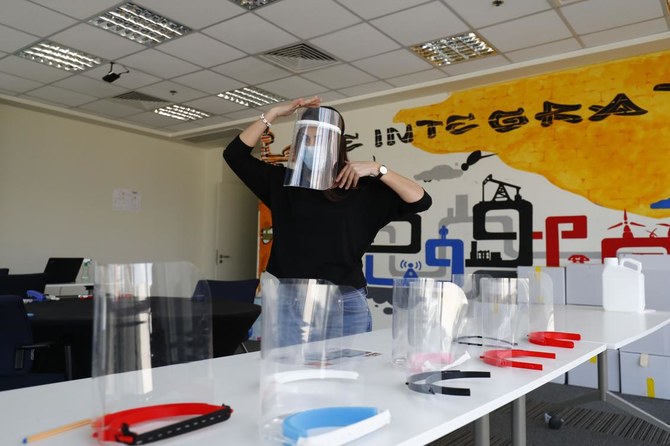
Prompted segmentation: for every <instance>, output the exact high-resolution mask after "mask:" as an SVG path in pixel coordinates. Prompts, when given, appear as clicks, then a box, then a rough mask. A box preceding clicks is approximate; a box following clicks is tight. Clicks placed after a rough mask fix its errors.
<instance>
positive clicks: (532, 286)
mask: <svg viewBox="0 0 670 446" xmlns="http://www.w3.org/2000/svg"><path fill="white" fill-rule="evenodd" d="M517 289H518V292H519V293H524V292H526V291H527V292H528V297H527V299H526V298H522V300H527V301H528V307H527V308H528V315H527V316H523V315H522V316H521V318H520V321H519V332H520V334H521V335H522V336H527V335H528V333H530V332H536V331H554V330H555V329H556V327H555V321H554V283H553V280H552V279H551V276H550V275H549V274H547V273H545V272H543V271H540V270H539V269H536V270H535V271H531V272H529V274H528V275H527V276H524V277H519V279H518V282H517ZM521 309H522V310H523V307H522V308H521Z"/></svg>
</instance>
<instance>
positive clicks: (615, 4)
mask: <svg viewBox="0 0 670 446" xmlns="http://www.w3.org/2000/svg"><path fill="white" fill-rule="evenodd" d="M561 12H562V13H563V15H564V16H565V18H566V19H567V20H568V22H569V23H570V26H572V28H573V29H574V30H575V31H576V32H578V33H579V34H586V33H592V32H594V31H602V30H604V29H608V28H614V27H617V26H622V25H628V24H631V23H636V22H642V21H645V20H650V19H655V18H659V17H663V8H662V7H661V2H659V1H658V0H635V1H634V2H632V1H630V0H590V1H588V2H581V3H575V4H572V5H567V6H564V7H563V8H561Z"/></svg>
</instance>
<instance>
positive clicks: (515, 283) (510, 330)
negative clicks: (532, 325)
mask: <svg viewBox="0 0 670 446" xmlns="http://www.w3.org/2000/svg"><path fill="white" fill-rule="evenodd" d="M452 280H453V281H454V283H459V284H460V285H461V288H462V289H463V290H464V292H465V295H466V296H467V300H468V309H467V315H466V317H465V321H464V323H463V329H462V330H461V333H460V334H459V336H458V342H459V343H460V344H463V345H466V346H472V347H473V348H474V350H477V349H478V348H479V347H486V348H514V347H515V346H516V345H517V344H518V341H519V339H521V338H523V337H525V336H526V335H527V334H528V317H529V316H528V312H529V310H528V299H529V291H528V280H527V279H516V278H507V277H491V276H490V275H487V274H465V275H454V277H453V279H452ZM470 350H473V349H470ZM478 351H479V350H477V354H478Z"/></svg>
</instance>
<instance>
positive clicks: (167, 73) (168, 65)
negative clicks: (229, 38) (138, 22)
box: [118, 49, 200, 79]
mask: <svg viewBox="0 0 670 446" xmlns="http://www.w3.org/2000/svg"><path fill="white" fill-rule="evenodd" d="M118 62H119V63H120V64H122V65H128V66H129V67H134V68H137V69H138V70H142V71H145V72H147V73H149V74H153V75H155V76H159V77H162V78H168V79H169V78H171V77H175V76H180V75H182V74H186V73H192V72H193V71H198V70H199V69H200V68H199V67H198V66H196V65H193V64H192V63H189V62H186V61H183V60H181V59H177V58H176V57H172V56H170V55H169V54H165V53H161V52H160V51H157V50H154V49H148V50H144V51H142V52H140V53H136V54H133V55H132V56H128V57H124V58H123V59H119V60H118Z"/></svg>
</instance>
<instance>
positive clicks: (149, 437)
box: [92, 403, 233, 444]
mask: <svg viewBox="0 0 670 446" xmlns="http://www.w3.org/2000/svg"><path fill="white" fill-rule="evenodd" d="M231 413H233V409H231V408H230V407H229V406H226V405H225V404H222V405H221V406H216V405H214V404H205V403H176V404H161V405H157V406H147V407H138V408H135V409H128V410H123V411H120V412H115V413H110V414H107V415H104V416H103V417H101V418H98V419H96V420H94V421H93V423H92V426H93V431H94V432H93V437H94V438H100V439H101V440H103V441H116V442H120V443H125V444H146V443H151V442H153V441H158V440H162V439H164V438H169V437H174V436H176V435H179V434H183V433H186V432H191V431H194V430H196V429H200V428H203V427H206V426H210V425H212V424H215V423H220V422H222V421H226V420H227V419H228V418H230V414H231ZM186 415H196V416H195V417H193V418H189V419H188V420H183V421H179V422H177V423H174V424H170V425H168V426H164V427H161V428H158V429H155V430H152V431H149V432H145V433H143V434H137V433H135V432H132V431H131V430H130V426H131V425H133V424H137V423H144V422H147V421H155V420H160V419H163V418H173V417H183V416H186Z"/></svg>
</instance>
